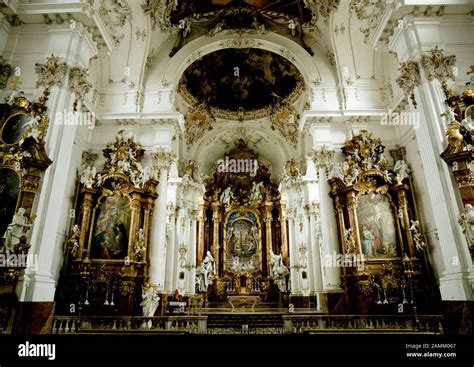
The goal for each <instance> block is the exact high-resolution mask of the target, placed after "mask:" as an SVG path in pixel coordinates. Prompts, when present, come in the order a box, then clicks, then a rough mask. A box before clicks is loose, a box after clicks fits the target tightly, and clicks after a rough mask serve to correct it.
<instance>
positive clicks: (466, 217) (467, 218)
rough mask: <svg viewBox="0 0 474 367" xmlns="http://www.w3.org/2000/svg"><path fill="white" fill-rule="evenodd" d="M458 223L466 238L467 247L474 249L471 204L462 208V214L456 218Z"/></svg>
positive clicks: (473, 220)
mask: <svg viewBox="0 0 474 367" xmlns="http://www.w3.org/2000/svg"><path fill="white" fill-rule="evenodd" d="M458 223H459V225H460V226H461V228H462V231H463V233H464V235H465V236H466V240H467V243H468V245H469V247H470V248H471V249H472V248H474V208H473V206H472V205H471V204H466V205H465V206H464V212H463V213H461V214H460V215H459V216H458Z"/></svg>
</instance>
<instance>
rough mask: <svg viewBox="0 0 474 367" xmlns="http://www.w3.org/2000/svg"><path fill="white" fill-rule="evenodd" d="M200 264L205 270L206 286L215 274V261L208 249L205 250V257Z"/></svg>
mask: <svg viewBox="0 0 474 367" xmlns="http://www.w3.org/2000/svg"><path fill="white" fill-rule="evenodd" d="M202 265H203V266H204V270H205V284H206V288H207V286H208V285H209V283H210V282H209V281H210V280H211V279H213V278H214V277H215V276H216V262H215V261H214V258H213V257H212V255H211V253H210V252H209V251H207V254H206V257H205V258H204V260H203V261H202Z"/></svg>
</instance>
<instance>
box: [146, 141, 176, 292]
mask: <svg viewBox="0 0 474 367" xmlns="http://www.w3.org/2000/svg"><path fill="white" fill-rule="evenodd" d="M152 159H153V166H154V168H155V170H156V175H157V177H158V180H159V184H158V187H157V193H158V198H157V202H156V205H155V210H154V213H153V217H152V227H151V234H150V243H149V246H150V247H149V251H148V257H149V262H150V268H149V282H150V283H151V284H153V285H154V286H156V287H157V289H158V291H163V289H164V284H165V270H166V266H165V259H166V246H165V245H166V204H167V187H168V173H169V169H170V167H171V164H172V163H173V161H174V159H175V156H174V154H173V153H172V152H168V151H165V150H159V151H158V152H156V153H154V154H153V155H152Z"/></svg>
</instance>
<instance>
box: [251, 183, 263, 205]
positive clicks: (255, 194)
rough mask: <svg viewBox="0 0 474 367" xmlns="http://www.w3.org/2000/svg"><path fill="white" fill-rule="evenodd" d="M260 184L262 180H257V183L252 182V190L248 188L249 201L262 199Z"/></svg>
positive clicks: (261, 184)
mask: <svg viewBox="0 0 474 367" xmlns="http://www.w3.org/2000/svg"><path fill="white" fill-rule="evenodd" d="M262 186H263V182H259V183H258V184H256V183H255V181H254V182H253V183H252V190H250V198H249V199H250V202H256V201H262V200H263V195H262Z"/></svg>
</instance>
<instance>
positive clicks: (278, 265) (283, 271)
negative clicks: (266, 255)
mask: <svg viewBox="0 0 474 367" xmlns="http://www.w3.org/2000/svg"><path fill="white" fill-rule="evenodd" d="M287 274H288V268H287V267H286V266H285V264H283V259H282V257H281V254H280V255H275V254H274V253H273V251H272V250H270V275H271V277H272V278H274V279H275V283H276V285H277V286H278V289H279V290H280V292H287V291H288V287H287V286H286V278H285V277H286V275H287Z"/></svg>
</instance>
